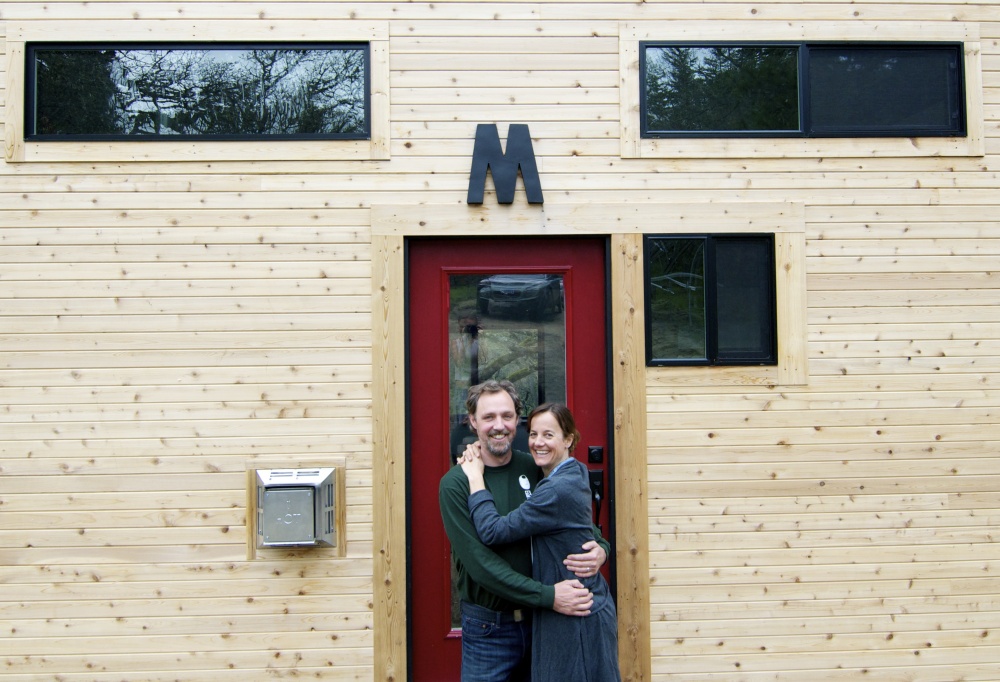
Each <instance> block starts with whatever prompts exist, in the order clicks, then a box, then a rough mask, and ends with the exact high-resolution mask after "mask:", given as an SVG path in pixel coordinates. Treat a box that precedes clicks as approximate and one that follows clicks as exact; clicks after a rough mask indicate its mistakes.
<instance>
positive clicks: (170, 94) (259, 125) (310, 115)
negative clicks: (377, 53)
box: [29, 44, 368, 138]
mask: <svg viewBox="0 0 1000 682" xmlns="http://www.w3.org/2000/svg"><path fill="white" fill-rule="evenodd" d="M367 54H368V49H367V45H361V44H354V45H336V46H314V45H309V46H295V47H273V46H256V47H250V48H231V47H224V48H223V47H205V48H199V49H192V48H189V47H178V46H167V45H164V46H160V47H142V48H126V49H113V48H104V47H81V46H46V45H33V46H31V47H30V49H29V59H30V65H31V74H32V78H31V86H32V88H31V89H30V91H29V101H30V102H31V107H30V108H31V111H32V113H33V116H32V117H31V121H29V125H30V126H31V130H30V131H29V134H31V135H36V136H48V135H52V136H60V137H63V136H73V135H79V136H88V137H93V136H104V137H114V138H122V137H126V138H149V137H154V138H155V137H175V138H176V137H177V136H195V137H203V136H230V137H243V138H245V137H258V136H324V137H364V136H366V134H367V125H368V124H367V115H366V113H367V112H366V110H365V109H366V100H367V85H366V81H367Z"/></svg>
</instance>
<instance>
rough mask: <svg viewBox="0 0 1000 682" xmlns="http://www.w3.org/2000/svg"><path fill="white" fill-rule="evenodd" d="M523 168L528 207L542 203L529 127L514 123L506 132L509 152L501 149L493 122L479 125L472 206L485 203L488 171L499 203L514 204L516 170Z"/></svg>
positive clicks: (470, 185) (540, 186)
mask: <svg viewBox="0 0 1000 682" xmlns="http://www.w3.org/2000/svg"><path fill="white" fill-rule="evenodd" d="M519 168H520V169H521V177H522V178H523V179H524V191H525V193H526V194H527V195H528V203H529V204H541V203H543V202H542V182H541V180H539V179H538V166H536V165H535V150H534V149H532V147H531V135H530V134H529V133H528V126H526V125H524V124H523V123H512V124H511V125H510V129H509V130H508V131H507V153H506V154H504V151H503V149H502V148H501V147H500V134H499V133H497V127H496V124H494V123H480V124H479V125H478V126H477V127H476V146H475V149H473V151H472V171H471V172H470V173H469V198H468V199H467V201H468V203H470V204H481V203H483V191H484V190H485V187H486V171H487V169H492V171H493V185H494V186H495V187H496V190H497V202H499V203H501V204H513V203H514V188H515V187H516V186H517V171H518V169H519Z"/></svg>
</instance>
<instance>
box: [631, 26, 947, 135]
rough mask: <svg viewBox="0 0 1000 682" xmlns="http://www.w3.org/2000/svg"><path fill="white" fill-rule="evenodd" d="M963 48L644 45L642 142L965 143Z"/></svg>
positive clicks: (914, 45) (924, 45) (930, 45)
mask: <svg viewBox="0 0 1000 682" xmlns="http://www.w3.org/2000/svg"><path fill="white" fill-rule="evenodd" d="M963 55H964V50H963V46H962V44H961V43H863V42H862V43H771V44H765V43H760V44H721V43H717V44H712V43H702V44H690V43H660V42H642V43H640V51H639V57H640V79H641V82H642V88H641V91H640V105H641V135H642V136H643V137H671V136H675V137H676V136H688V137H691V136H702V137H754V136H762V137H763V136H775V137H873V136H878V137H915V136H964V135H965V134H966V112H965V91H964V75H963V63H964V56H963Z"/></svg>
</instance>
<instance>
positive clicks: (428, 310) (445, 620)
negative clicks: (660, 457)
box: [406, 237, 613, 682]
mask: <svg viewBox="0 0 1000 682" xmlns="http://www.w3.org/2000/svg"><path fill="white" fill-rule="evenodd" d="M607 250H608V243H607V239H605V238H604V237H583V238H576V237H568V238H481V239H444V238H428V239H419V238H413V239H409V240H407V255H406V260H407V270H406V273H407V274H406V277H407V324H406V333H407V342H406V348H407V358H406V364H407V384H406V385H407V392H408V395H407V421H408V428H407V479H408V480H407V484H408V485H407V526H408V528H407V539H408V541H407V551H408V561H407V565H408V567H409V576H408V585H409V589H408V592H407V594H408V595H409V600H408V601H409V605H408V612H409V618H408V619H407V623H408V630H409V633H408V637H409V647H408V650H409V658H410V663H409V666H408V669H409V670H410V679H411V680H414V682H423V681H424V680H433V681H434V682H439V681H440V682H444V681H447V680H452V679H453V680H458V679H459V668H458V666H459V663H460V659H461V639H460V636H459V634H458V633H457V632H455V631H452V630H451V613H450V609H449V605H450V593H451V583H450V548H449V545H448V541H447V537H446V536H445V534H444V528H443V526H442V524H441V515H440V511H439V509H438V498H437V488H438V481H439V480H440V478H441V476H443V475H444V474H445V472H446V471H447V470H448V467H449V466H450V465H451V462H450V458H449V456H448V449H449V428H448V420H447V418H443V419H442V418H437V417H436V415H447V414H448V412H449V405H448V387H447V383H448V382H447V373H448V364H447V349H448V308H449V301H448V291H449V288H448V287H449V275H451V274H470V273H476V272H483V273H502V272H518V271H522V272H523V271H525V270H530V271H532V272H544V273H557V274H562V275H563V283H564V288H565V298H566V305H565V313H566V327H567V328H566V364H567V366H566V383H567V386H566V391H567V403H568V404H569V407H570V409H572V410H573V413H574V415H575V417H576V419H577V423H578V425H579V427H580V430H581V432H582V433H583V441H582V443H581V447H580V448H578V449H577V451H576V453H575V455H576V457H577V458H578V459H581V461H583V462H584V463H587V461H588V448H589V447H590V446H597V447H601V448H603V452H604V461H603V462H602V463H590V464H588V466H589V467H590V468H591V469H592V470H596V469H600V470H603V471H604V490H605V496H604V497H605V501H604V502H603V503H602V505H601V525H602V528H603V532H604V536H605V537H607V538H609V539H610V536H611V534H612V531H613V525H612V522H611V518H612V516H613V514H612V507H613V499H611V498H612V496H611V495H610V494H609V493H610V492H611V490H612V488H611V483H612V481H613V476H612V457H611V454H612V449H611V441H610V437H611V432H610V429H609V419H608V415H609V402H610V395H611V394H610V390H609V383H608V382H609V378H608V377H609V371H608V369H609V364H608V362H609V359H608V347H609V345H608V330H607V270H608V266H607ZM609 563H610V562H609Z"/></svg>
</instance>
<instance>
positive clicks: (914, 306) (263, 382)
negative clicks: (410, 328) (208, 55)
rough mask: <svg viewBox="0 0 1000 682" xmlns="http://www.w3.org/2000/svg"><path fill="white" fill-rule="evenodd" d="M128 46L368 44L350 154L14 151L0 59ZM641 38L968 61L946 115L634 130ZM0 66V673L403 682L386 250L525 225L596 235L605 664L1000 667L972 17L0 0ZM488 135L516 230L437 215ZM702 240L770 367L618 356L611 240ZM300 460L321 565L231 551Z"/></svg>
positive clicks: (837, 674)
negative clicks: (761, 339)
mask: <svg viewBox="0 0 1000 682" xmlns="http://www.w3.org/2000/svg"><path fill="white" fill-rule="evenodd" d="M154 39H155V40H172V41H179V42H183V41H190V42H193V43H209V42H213V41H228V40H256V41H269V40H274V41H313V40H339V41H364V42H366V43H368V45H369V46H370V57H371V92H370V93H369V94H370V116H371V134H370V136H369V138H368V139H365V140H327V141H301V140H300V141H287V140H283V141H277V142H266V141H253V142H242V143H232V142H208V141H204V142H201V141H179V142H155V143H151V142H131V141H128V142H123V141H119V142H59V141H44V142H41V141H32V140H30V139H25V134H24V121H23V112H24V104H25V81H26V74H25V62H24V55H25V48H26V45H28V44H30V43H31V42H32V41H67V42H72V41H98V42H100V41H110V42H116V41H117V42H142V41H148V40H154ZM667 39H671V40H705V41H732V40H757V41H794V40H815V41H824V40H857V41H863V40H883V41H955V42H960V43H962V45H963V46H964V66H965V93H966V101H965V103H964V106H965V110H966V115H967V131H966V134H964V135H961V136H954V137H907V138H888V137H885V138H883V137H864V138H855V137H840V138H808V139H802V138H781V139H761V138H749V139H747V138H739V139H732V138H729V139H720V138H714V139H706V138H678V139H674V138H659V139H650V138H647V137H643V136H642V135H641V134H640V125H639V114H638V112H639V99H640V94H639V91H640V82H639V56H638V55H639V45H640V42H641V41H645V40H667ZM0 55H2V59H0V107H2V109H0V110H2V111H4V112H5V113H4V117H3V119H2V123H0V125H2V128H3V136H4V145H5V155H4V161H3V163H2V164H0V616H2V618H0V620H2V621H3V623H4V627H3V635H2V637H0V642H2V650H3V651H2V659H3V666H2V667H0V679H2V680H11V681H14V680H19V681H25V682H27V681H28V680H65V681H77V680H80V681H82V680H104V681H110V680H177V679H181V680H202V679H204V680H209V679H211V680H219V681H221V680H241V681H245V680H266V679H337V680H341V679H342V680H379V681H383V682H389V681H396V682H399V681H401V680H406V679H415V678H414V676H413V675H412V674H411V670H410V668H411V667H412V657H413V655H414V651H413V645H412V644H411V642H410V639H409V638H410V636H411V635H412V632H413V630H414V628H419V627H420V626H421V617H422V614H421V613H415V612H414V611H413V609H412V608H411V607H410V604H411V601H412V597H413V595H412V594H411V593H410V586H409V581H410V579H411V576H412V574H413V572H414V571H419V570H420V567H419V566H414V565H408V557H409V556H410V551H411V549H412V548H411V546H410V543H409V541H408V536H407V533H408V528H409V523H410V521H411V520H412V519H410V518H408V514H412V513H414V512H413V511H412V510H408V508H407V499H408V481H410V480H411V479H410V476H411V475H412V473H413V471H412V468H413V467H414V466H419V464H418V463H415V462H413V461H411V455H412V453H411V450H410V449H409V446H410V444H409V443H408V431H407V421H406V419H405V415H407V413H408V409H409V408H410V405H408V400H413V399H415V398H414V396H415V391H414V389H415V387H414V386H411V385H408V363H412V362H414V361H415V360H414V359H413V358H410V357H409V356H408V353H407V328H406V321H407V319H408V318H407V310H408V306H410V305H412V301H409V300H408V298H407V295H406V286H407V279H406V278H407V249H408V245H409V244H410V242H411V240H414V239H421V238H425V237H438V238H443V239H455V240H462V239H467V238H483V237H507V238H533V237H540V236H545V237H549V238H556V239H575V238H578V237H581V236H588V237H594V238H598V239H601V240H603V242H604V243H605V244H606V248H607V273H606V277H607V291H608V299H609V302H608V309H609V315H608V327H609V330H608V340H609V343H608V349H607V374H608V376H609V386H608V399H609V414H610V416H611V418H610V424H611V426H610V430H611V433H612V437H613V443H614V470H615V478H614V490H613V498H614V506H613V512H612V513H613V515H614V533H613V536H612V540H613V542H614V548H615V557H614V564H615V566H614V569H613V571H614V578H615V586H616V590H617V600H618V614H619V649H620V660H621V669H622V674H623V678H624V679H628V680H652V679H656V680H667V679H671V680H675V679H676V680H688V681H691V682H694V681H699V682H707V681H714V680H719V681H721V680H725V681H731V680H746V681H748V682H757V681H762V680H795V681H796V682H815V681H820V680H822V681H833V680H858V679H867V680H906V681H907V682H931V681H943V680H996V679H998V678H1000V642H998V639H1000V631H998V628H1000V577H998V576H997V572H998V570H1000V543H998V542H996V540H997V537H996V535H997V528H996V526H997V522H998V521H1000V458H998V457H997V456H996V454H997V453H996V451H997V447H998V443H1000V417H998V415H1000V387H998V383H1000V360H998V356H1000V6H998V5H997V3H996V2H993V1H992V0H982V1H979V2H977V1H971V2H962V3H951V4H948V3H935V2H930V1H927V2H924V1H918V0H909V1H899V2H870V3H856V2H850V3H848V2H828V3H821V2H772V3H765V4H754V3H747V2H728V1H722V2H717V3H708V4H706V3H688V2H674V1H662V2H660V1H646V2H635V1H628V2H626V1H615V0H582V1H576V2H550V1H548V0H533V1H530V2H529V1H521V0H501V1H497V2H493V1H470V0H465V1H453V0H436V1H434V2H401V1H396V0H385V1H383V0H360V1H359V2H352V3H346V2H299V1H296V0H281V1H267V2H246V1H243V0H219V1H213V2H209V1H203V0H180V1H170V2H161V1H151V0H133V1H132V2H117V1H108V0H90V1H89V2H77V1H75V0H49V1H48V2H37V1H21V0H4V2H3V3H2V4H0ZM481 123H488V124H494V123H495V124H497V126H498V130H499V134H500V137H501V138H506V136H507V131H508V126H509V125H511V124H526V125H528V127H529V129H530V134H531V140H532V143H533V151H534V155H535V158H536V160H537V167H538V171H539V178H540V181H541V184H542V187H543V189H544V192H545V197H544V198H545V200H544V204H541V205H539V204H531V203H528V202H527V201H526V199H525V194H524V192H523V186H522V184H521V183H520V182H519V183H518V186H517V193H516V197H515V200H514V202H513V204H510V205H506V204H500V203H498V202H497V200H496V196H495V194H494V193H493V191H492V184H487V186H486V189H487V192H486V197H485V199H484V201H483V203H482V204H481V205H477V204H470V203H468V202H467V191H468V190H469V188H470V163H471V159H472V155H473V144H474V139H475V135H476V129H477V126H478V125H479V124H481ZM490 182H491V181H490ZM720 231H721V232H727V233H741V232H761V231H765V232H769V233H772V234H774V238H775V247H776V248H775V251H776V265H777V268H776V280H777V282H776V292H777V293H776V300H777V311H778V321H777V325H778V362H777V364H776V365H768V366H740V367H677V366H667V367H664V366H648V365H647V363H646V356H645V345H644V344H645V341H644V339H645V318H644V315H645V313H644V304H643V302H644V297H645V295H646V294H645V281H644V272H643V251H642V246H643V236H644V235H646V234H654V233H655V234H684V233H689V232H707V233H712V232H720ZM599 312H600V311H598V313H597V314H599ZM596 371H600V372H603V371H604V369H603V368H599V369H597V370H596ZM327 462H335V463H337V464H338V465H339V466H340V467H342V470H343V471H344V472H345V476H344V489H343V502H344V509H343V522H344V523H343V528H342V537H341V542H340V544H339V546H338V547H337V548H336V549H333V548H314V549H309V550H277V549H273V548H270V549H258V548H257V547H256V546H255V545H254V539H253V537H252V534H253V518H252V509H253V507H254V504H255V502H254V499H253V492H252V487H253V486H252V484H251V483H250V482H249V480H250V478H252V476H251V475H250V474H252V471H253V470H256V469H263V468H267V467H295V466H314V465H321V464H324V463H327ZM425 522H427V523H437V522H438V520H437V519H436V518H433V516H432V517H431V518H429V519H425Z"/></svg>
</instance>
